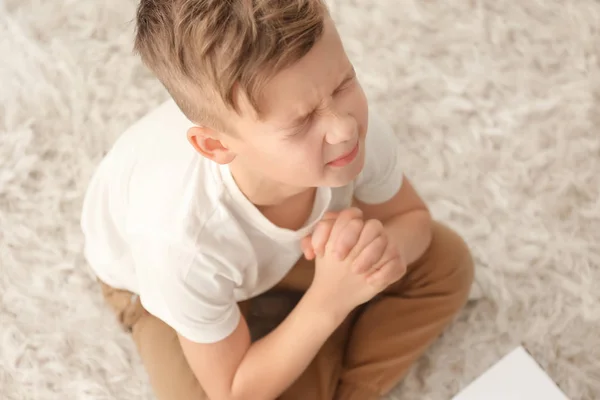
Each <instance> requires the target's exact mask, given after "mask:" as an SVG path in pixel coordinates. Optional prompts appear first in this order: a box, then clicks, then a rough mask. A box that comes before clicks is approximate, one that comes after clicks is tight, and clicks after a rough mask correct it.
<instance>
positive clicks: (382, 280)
mask: <svg viewBox="0 0 600 400" xmlns="http://www.w3.org/2000/svg"><path fill="white" fill-rule="evenodd" d="M404 271H406V268H404V267H403V265H402V264H401V263H400V260H399V259H398V258H395V259H392V260H389V261H388V262H386V263H385V264H383V265H382V266H381V268H379V269H378V270H377V271H376V272H374V273H373V274H371V275H369V276H368V277H367V283H368V284H369V285H371V286H373V287H375V288H377V289H379V290H380V291H381V290H383V289H385V288H386V287H388V286H389V285H391V284H392V283H394V282H396V281H397V280H398V279H400V278H401V277H402V275H404Z"/></svg>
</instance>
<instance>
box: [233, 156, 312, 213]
mask: <svg viewBox="0 0 600 400" xmlns="http://www.w3.org/2000/svg"><path fill="white" fill-rule="evenodd" d="M229 167H230V170H231V175H232V176H233V179H234V180H235V183H236V184H237V185H238V187H239V188H240V190H241V192H242V193H243V194H244V195H245V196H246V198H248V200H249V201H250V202H251V203H252V204H254V205H255V206H257V207H271V206H278V205H282V204H284V203H287V202H289V201H290V200H293V199H296V198H298V197H301V196H303V195H306V194H308V193H309V192H310V193H313V192H314V191H315V188H303V187H295V186H290V185H286V184H283V183H281V182H276V181H273V180H270V179H267V178H265V177H261V176H257V175H256V174H253V171H251V170H250V169H248V168H243V167H241V166H240V165H239V164H237V163H235V162H233V163H231V164H230V166H229Z"/></svg>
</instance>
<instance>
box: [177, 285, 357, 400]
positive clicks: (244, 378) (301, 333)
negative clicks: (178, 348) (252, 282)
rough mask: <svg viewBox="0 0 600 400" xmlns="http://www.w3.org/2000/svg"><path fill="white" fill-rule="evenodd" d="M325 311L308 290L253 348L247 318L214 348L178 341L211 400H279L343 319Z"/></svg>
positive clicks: (183, 339)
mask: <svg viewBox="0 0 600 400" xmlns="http://www.w3.org/2000/svg"><path fill="white" fill-rule="evenodd" d="M326 309H327V308H326V307H323V305H322V304H320V302H319V300H318V299H317V297H316V296H313V295H312V292H311V290H310V289H309V291H307V293H306V294H305V296H304V297H303V298H302V300H301V301H300V302H299V303H298V305H297V306H296V307H295V308H294V310H293V311H292V312H291V313H290V315H289V316H288V317H287V318H286V319H285V320H284V321H283V322H282V323H281V324H280V325H279V326H278V327H277V328H276V329H275V330H273V332H271V333H270V334H268V335H267V336H265V337H263V338H262V339H261V340H259V341H257V342H256V343H254V344H251V343H250V334H249V331H248V326H247V324H246V321H245V320H244V318H243V317H242V318H241V320H240V322H239V324H238V326H237V328H236V329H235V331H234V332H233V333H232V334H231V335H230V336H228V337H227V338H226V339H224V340H222V341H220V342H217V343H214V344H199V343H194V342H191V341H189V340H187V339H185V338H183V337H181V336H180V337H179V338H180V342H181V345H182V348H183V352H184V354H185V356H186V358H187V360H188V362H189V364H190V366H191V368H192V370H193V371H194V374H195V375H196V376H197V378H198V380H199V382H200V385H201V386H202V387H203V389H204V390H205V391H206V393H207V394H208V395H209V397H210V398H211V399H214V400H237V399H243V400H253V399H257V400H267V399H275V398H276V397H278V396H279V395H280V394H281V393H282V392H283V391H284V390H285V389H286V388H287V387H288V386H290V385H291V384H292V383H293V382H294V381H295V380H296V379H297V378H298V377H299V376H300V374H301V373H302V372H303V371H304V370H305V369H306V368H307V367H308V365H309V363H310V362H311V361H312V360H313V358H314V357H315V356H316V354H317V352H318V351H319V349H320V348H321V346H322V345H323V343H325V341H326V340H327V338H328V337H329V336H330V335H331V334H332V333H333V331H334V330H335V329H336V328H337V327H338V325H339V324H341V322H342V320H343V318H344V317H345V315H334V314H331V313H328V312H327V311H326Z"/></svg>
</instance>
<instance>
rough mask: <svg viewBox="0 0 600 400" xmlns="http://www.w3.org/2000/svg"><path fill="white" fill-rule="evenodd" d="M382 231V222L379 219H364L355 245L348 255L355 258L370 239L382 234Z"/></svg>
mask: <svg viewBox="0 0 600 400" xmlns="http://www.w3.org/2000/svg"><path fill="white" fill-rule="evenodd" d="M382 233H383V224H382V223H381V222H380V221H379V220H376V219H370V220H368V221H366V222H365V224H364V226H363V230H362V232H361V233H360V238H359V239H358V242H357V243H356V246H354V248H353V249H352V251H351V252H350V257H352V258H357V257H358V256H359V255H360V254H361V253H362V252H363V250H364V249H365V248H366V247H367V246H368V245H369V244H370V243H371V242H372V241H374V240H375V239H376V238H378V237H379V236H382ZM386 238H387V236H386Z"/></svg>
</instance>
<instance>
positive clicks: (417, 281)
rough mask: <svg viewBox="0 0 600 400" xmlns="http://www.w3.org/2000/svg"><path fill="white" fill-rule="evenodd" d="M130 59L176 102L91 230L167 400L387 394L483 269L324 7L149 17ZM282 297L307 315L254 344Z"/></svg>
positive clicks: (124, 144) (103, 198) (133, 134)
mask: <svg viewBox="0 0 600 400" xmlns="http://www.w3.org/2000/svg"><path fill="white" fill-rule="evenodd" d="M135 48H136V50H137V52H138V53H139V54H140V56H141V58H142V60H143V61H144V62H145V64H146V65H148V66H149V68H151V69H152V71H153V72H154V73H155V74H156V76H157V77H158V78H159V79H160V80H161V82H162V83H163V84H164V85H165V87H166V88H167V90H168V91H169V92H170V94H171V96H172V98H173V101H169V102H167V103H165V104H163V105H162V106H161V107H159V108H158V109H157V110H155V111H153V112H152V113H150V114H149V115H147V116H146V117H144V118H143V119H142V120H141V121H139V122H138V123H136V124H135V125H134V126H133V127H131V128H130V129H129V130H128V131H127V132H126V133H125V134H123V135H122V137H121V138H120V139H119V140H118V141H117V143H116V144H115V145H114V147H113V148H112V150H111V151H110V152H109V153H108V155H107V156H106V158H105V159H104V160H103V162H102V163H101V165H100V166H99V168H98V170H97V172H96V173H95V176H94V177H93V179H92V181H91V183H90V186H89V189H88V192H87V194H86V199H85V204H84V210H83V216H82V228H83V232H84V234H85V237H86V249H85V252H86V257H87V259H88V260H89V263H90V265H91V267H92V268H93V270H94V271H95V273H96V274H97V276H98V279H99V281H100V284H101V287H102V290H103V293H104V296H105V298H106V300H107V301H108V303H109V304H110V305H111V306H112V307H113V308H114V310H115V312H116V313H117V315H118V317H119V319H120V321H121V323H122V324H123V325H124V326H125V327H126V328H127V329H129V330H130V331H131V332H132V335H133V339H134V341H135V343H136V345H137V347H138V350H139V352H140V355H141V358H142V361H143V363H144V365H145V367H146V369H147V371H148V374H149V377H150V382H151V384H152V387H153V390H154V392H155V393H156V396H157V398H158V399H160V400H192V399H207V398H210V399H215V400H221V399H225V400H230V399H231V400H233V399H243V400H252V399H257V400H264V399H275V398H279V399H286V400H288V399H314V400H324V399H328V400H331V399H344V400H354V399H360V400H370V399H378V398H380V397H381V396H383V395H384V394H386V393H387V392H389V391H390V390H391V389H392V388H393V387H394V386H395V385H396V384H397V383H398V382H399V381H400V380H401V378H402V377H403V376H404V375H405V373H406V372H407V370H408V369H409V367H410V366H411V364H412V363H413V362H414V361H415V360H417V359H418V357H419V356H420V355H421V354H422V353H423V352H424V351H425V350H426V349H427V347H428V346H429V345H430V344H431V343H432V341H433V340H435V338H436V337H437V336H439V334H440V333H441V332H442V330H443V328H444V327H445V326H446V325H447V324H448V323H449V322H450V320H451V319H452V318H453V316H454V315H455V314H456V313H457V311H458V310H459V309H460V308H461V307H462V306H463V304H464V303H465V301H466V299H467V296H468V292H469V288H470V285H471V281H472V278H473V265H472V261H471V258H470V255H469V251H468V250H467V247H466V246H465V244H464V243H463V241H462V240H461V239H460V238H459V237H458V236H457V235H456V234H455V233H454V232H452V231H451V230H450V229H448V228H446V227H444V226H442V225H440V224H438V223H435V222H433V221H432V220H431V217H430V214H429V212H428V210H427V207H426V206H425V205H424V204H423V201H422V200H421V199H420V197H419V196H418V194H417V193H416V192H415V190H414V189H413V187H412V186H411V184H410V182H409V181H408V179H407V178H406V177H404V176H403V174H402V171H401V168H400V161H401V160H400V155H399V146H398V143H397V141H396V138H395V136H394V134H393V133H392V132H391V131H390V130H389V128H388V127H387V125H385V124H384V123H383V122H382V121H381V120H380V119H378V118H377V117H376V116H375V115H374V114H373V113H370V112H369V111H368V107H367V102H366V99H365V95H364V93H363V91H362V89H361V87H360V84H359V82H358V80H357V78H356V76H355V73H354V69H353V68H352V64H351V63H350V61H349V60H348V58H347V56H346V54H345V52H344V49H343V46H342V43H341V41H340V38H339V36H338V33H337V32H336V29H335V26H334V24H333V22H332V20H331V18H330V16H329V15H328V13H327V10H326V7H325V5H324V4H323V3H322V2H321V1H320V0H252V1H251V0H230V1H223V0H141V4H140V6H139V9H138V15H137V32H136V42H135ZM184 132H187V135H186V136H185V137H184ZM302 255H304V257H302ZM279 293H290V295H291V296H292V297H293V295H296V296H297V297H298V298H299V301H297V302H296V303H294V304H292V308H293V309H292V310H291V311H290V312H289V315H287V316H285V318H284V319H283V320H282V321H281V323H278V325H277V326H276V328H275V329H273V330H272V331H271V332H269V333H267V334H266V335H264V336H263V337H261V338H258V339H257V340H254V341H253V340H251V336H250V333H249V328H248V323H247V320H248V318H252V315H253V313H252V311H251V310H252V304H255V302H260V301H261V299H263V298H265V296H266V298H268V297H269V296H271V299H272V298H275V299H277V298H279V299H282V301H283V299H285V297H277V296H278V294H279ZM290 298H291V297H290ZM267 312H268V310H267Z"/></svg>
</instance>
